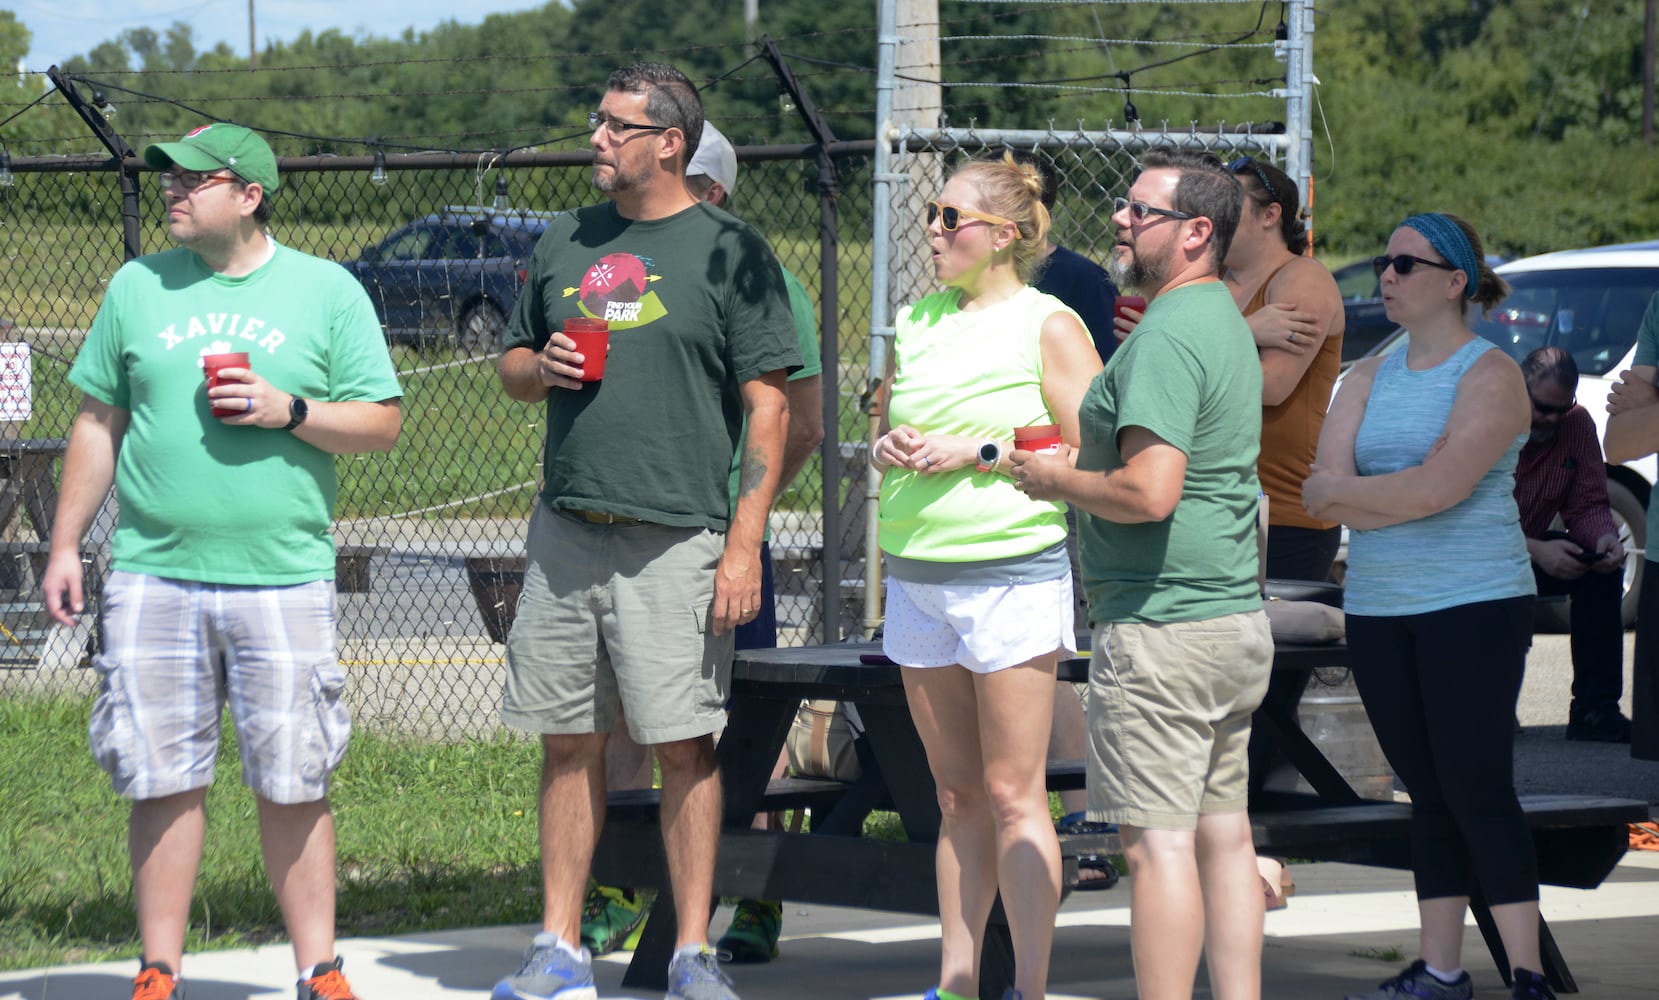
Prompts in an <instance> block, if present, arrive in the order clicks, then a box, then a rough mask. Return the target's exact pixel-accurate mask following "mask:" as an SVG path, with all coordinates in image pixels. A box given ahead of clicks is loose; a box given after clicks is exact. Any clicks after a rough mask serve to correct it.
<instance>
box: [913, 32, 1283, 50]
mask: <svg viewBox="0 0 1659 1000" xmlns="http://www.w3.org/2000/svg"><path fill="white" fill-rule="evenodd" d="M939 41H941V42H1007V41H1020V42H1084V43H1087V44H1088V45H1090V46H1096V47H1098V46H1101V45H1143V46H1147V47H1149V48H1151V47H1174V46H1182V45H1203V46H1205V47H1206V48H1209V49H1271V48H1272V47H1273V44H1272V43H1271V42H1248V43H1227V42H1223V43H1209V42H1197V41H1188V40H1185V39H1180V40H1175V41H1157V40H1154V39H1150V38H1095V37H1094V36H1092V35H940V36H939ZM1072 51H1075V50H1072Z"/></svg>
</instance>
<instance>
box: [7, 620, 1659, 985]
mask: <svg viewBox="0 0 1659 1000" xmlns="http://www.w3.org/2000/svg"><path fill="white" fill-rule="evenodd" d="M1627 639H1628V637H1627ZM1566 647H1567V642H1566V637H1565V636H1539V637H1538V639H1537V642H1536V645H1535V648H1534V650H1533V653H1532V656H1531V658H1530V660H1529V663H1528V673H1527V679H1526V682H1525V685H1524V687H1523V690H1522V696H1521V702H1520V706H1519V709H1518V713H1517V714H1518V715H1519V721H1520V722H1521V723H1522V724H1523V725H1524V726H1525V729H1524V731H1523V732H1522V733H1521V734H1520V736H1519V737H1518V738H1517V741H1516V753H1515V761H1516V783H1517V786H1518V787H1519V789H1520V790H1521V791H1522V793H1523V794H1528V793H1547V792H1563V793H1581V794H1582V793H1599V794H1608V795H1617V796H1621V797H1626V798H1635V799H1641V800H1644V801H1646V802H1648V803H1650V804H1659V764H1656V763H1651V762H1643V761H1633V760H1631V758H1630V754H1629V748H1628V746H1624V745H1614V744H1595V743H1577V742H1569V741H1567V740H1565V739H1563V738H1562V734H1563V726H1564V724H1565V721H1566V708H1565V705H1566V700H1567V690H1568V687H1569V685H1570V681H1571V663H1570V658H1569V656H1568V652H1567V648H1566ZM1626 663H1627V664H1628V663H1629V650H1628V649H1627V651H1626ZM1627 669H1628V668H1627ZM1626 684H1627V686H1626V690H1627V691H1628V678H1627V682H1626ZM1625 707H1626V710H1627V711H1628V708H1629V705H1628V696H1627V701H1626V706H1625ZM1656 812H1659V810H1656ZM1291 871H1292V873H1293V875H1294V877H1295V880H1296V886H1297V893H1296V895H1295V897H1294V898H1292V899H1291V900H1290V905H1289V907H1288V908H1286V909H1284V910H1281V911H1278V912H1275V913H1270V914H1268V915H1267V919H1266V933H1267V939H1266V944H1265V947H1264V949H1263V956H1262V996H1264V997H1268V998H1286V1000H1302V998H1308V1000H1332V998H1337V997H1342V996H1345V995H1346V994H1347V993H1349V992H1350V991H1355V990H1361V989H1368V988H1370V987H1371V986H1373V985H1374V984H1375V983H1377V982H1378V981H1380V980H1382V979H1384V978H1386V977H1388V976H1390V975H1392V974H1393V973H1394V972H1395V971H1397V970H1398V969H1399V968H1400V967H1401V966H1403V965H1405V964H1406V963H1407V962H1409V961H1410V960H1411V959H1412V958H1414V957H1415V956H1416V952H1417V947H1416V946H1417V911H1416V905H1415V902H1414V899H1413V896H1412V892H1411V878H1410V875H1409V874H1407V873H1403V872H1395V871H1387V870H1382V869H1374V868H1365V867H1358V866H1352V865H1342V864H1328V863H1320V864H1295V865H1293V866H1292V868H1291ZM1129 886H1130V880H1129V879H1127V878H1126V879H1124V880H1123V881H1122V882H1121V883H1120V884H1119V886H1118V887H1117V888H1115V889H1112V890H1109V891H1105V892H1079V893H1074V894H1073V895H1072V896H1071V897H1070V898H1069V899H1068V900H1067V901H1066V903H1065V905H1064V906H1063V907H1062V908H1061V912H1060V915H1059V919H1058V921H1057V928H1056V933H1055V941H1054V949H1053V953H1052V965H1051V971H1050V976H1049V993H1048V997H1049V1000H1122V998H1130V997H1134V996H1135V985H1134V970H1133V968H1132V966H1131V963H1130V957H1129V908H1128V903H1129ZM1542 908H1543V912H1544V916H1545V918H1546V919H1547V920H1548V921H1549V923H1550V928H1551V930H1552V931H1553V933H1554V936H1555V938H1556V941H1557V943H1558V944H1559V946H1560V948H1561V951H1562V953H1563V954H1564V955H1565V956H1566V959H1567V962H1568V965H1569V967H1570V969H1571V971H1572V973H1573V975H1574V976H1575V977H1576V979H1577V981H1578V986H1579V993H1578V995H1579V996H1581V997H1584V998H1587V1000H1636V998H1643V1000H1651V998H1654V997H1659V852H1631V853H1630V854H1627V855H1626V856H1625V858H1624V860H1623V861H1622V862H1621V863H1620V864H1619V867H1618V868H1617V869H1616V870H1615V871H1614V873H1613V874H1612V875H1611V876H1610V877H1609V879H1608V880H1607V881H1606V882H1605V883H1604V884H1603V885H1602V886H1601V887H1599V888H1597V889H1594V890H1590V891H1583V890H1574V889H1560V888H1555V887H1551V886H1545V887H1544V889H1543V894H1542ZM729 917H730V913H729V910H726V909H724V908H723V909H722V910H721V912H720V913H718V914H716V916H715V919H714V921H713V922H712V924H711V928H712V932H713V934H714V935H715V936H718V934H719V932H720V930H721V929H722V928H724V927H725V925H726V922H727V921H728V920H729ZM533 931H534V928H532V927H529V926H508V927H487V928H475V929H468V930H456V931H443V932H435V933H426V934H405V935H399V936H396V937H376V938H352V939H344V940H341V941H340V942H339V946H338V951H339V953H340V955H341V956H342V957H343V958H344V959H345V968H346V972H347V974H348V976H349V977H350V979H351V981H352V984H353V986H354V987H355V988H356V990H357V992H358V994H359V995H360V996H362V997H363V998H365V1000H442V998H450V997H470V998H473V1000H482V998H484V997H485V996H487V995H488V993H489V990H490V987H491V986H492V985H493V984H494V983H495V982H496V981H497V980H498V979H500V978H501V977H502V976H503V975H505V974H507V973H509V972H512V971H514V970H516V968H517V965H518V961H519V957H520V954H521V953H522V951H523V949H524V946H525V945H526V944H527V943H528V941H529V938H530V935H531V934H532V932H533ZM783 931H784V935H783V940H782V943H781V951H782V953H781V955H780V957H779V958H778V959H776V960H775V961H773V962H771V963H768V964H766V965H757V966H737V967H732V968H731V970H730V971H731V972H732V974H733V978H734V979H735V980H736V983H737V986H738V989H739V992H740V993H741V994H742V995H743V996H744V997H745V998H747V1000H917V998H919V997H920V996H921V995H922V993H923V991H924V990H926V989H927V988H928V987H929V986H931V985H933V984H934V982H935V981H936V978H937V975H938V960H939V925H938V923H937V922H936V921H930V920H924V919H920V918H917V917H914V916H908V915H902V914H891V913H881V912H876V911H871V910H856V909H843V908H838V907H829V906H818V905H809V904H802V903H793V902H788V901H786V902H785V905H784V926H783ZM627 958H628V956H627V955H617V956H606V957H605V958H602V959H600V960H599V962H598V963H597V965H596V970H595V975H596V978H597V980H598V984H599V996H600V997H602V998H604V1000H647V998H650V1000H655V998H656V997H657V996H658V995H659V994H656V993H655V992H646V991H640V990H632V989H624V988H623V987H622V985H621V981H622V975H623V971H624V968H625V964H626V961H627ZM1463 961H1464V965H1465V967H1466V968H1468V969H1469V971H1470V973H1471V975H1472V976H1473V977H1474V983H1475V989H1476V996H1477V997H1483V998H1492V1000H1496V998H1499V997H1505V996H1507V995H1508V993H1507V991H1506V990H1505V989H1503V986H1502V980H1501V979H1500V977H1499V975H1498V972H1497V970H1496V968H1495V967H1494V965H1493V963H1492V960H1491V957H1490V956H1489V954H1488V953H1487V951H1486V947H1485V944H1484V942H1483V941H1482V940H1481V937H1480V935H1479V933H1478V932H1477V931H1475V930H1474V929H1473V926H1472V924H1471V925H1470V929H1469V931H1468V933H1467V935H1466V936H1465V941H1464V951H1463ZM136 972H137V965H136V963H135V962H133V961H131V960H127V961H121V962H102V963H90V964H83V965H66V966H59V967H53V968H48V969H29V970H22V971H14V972H0V1000H106V998H107V1000H116V998H121V1000H125V998H126V997H128V996H130V995H131V991H130V986H129V985H128V984H129V983H130V980H131V978H132V976H133V975H134V974H135V973H136ZM184 972H185V976H186V983H187V984H188V988H189V989H188V1000H267V998H277V997H290V996H293V995H294V993H293V991H294V985H293V984H294V967H293V956H292V953H291V951H290V950H289V948H288V947H287V945H285V944H275V945H269V946H266V947H262V948H253V949H239V950H232V951H222V952H210V953H204V954H195V955H190V956H188V958H187V960H186V964H185V969H184ZM1214 995H1215V992H1214V990H1212V989H1211V987H1210V985H1209V983H1208V981H1207V979H1206V977H1205V974H1204V973H1203V971H1202V970H1201V971H1200V973H1199V981H1198V986H1197V989H1196V991H1195V992H1194V996H1195V997H1200V998H1208V997H1213V996H1214Z"/></svg>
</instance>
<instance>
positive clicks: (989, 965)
mask: <svg viewBox="0 0 1659 1000" xmlns="http://www.w3.org/2000/svg"><path fill="white" fill-rule="evenodd" d="M1015 971H1016V965H1015V962H1014V937H1013V935H1012V934H1011V933H1010V932H1009V930H1008V913H1007V911H1005V910H1004V909H1003V908H1002V894H1001V893H998V894H997V898H996V901H995V902H994V903H992V904H991V915H990V917H989V918H988V919H987V920H986V921H985V941H984V944H983V946H982V947H981V948H980V952H979V1000H1002V998H1003V996H1004V995H1005V994H1006V993H1007V992H1008V990H1009V989H1011V988H1012V987H1013V985H1014V973H1015Z"/></svg>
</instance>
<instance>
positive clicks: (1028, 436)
mask: <svg viewBox="0 0 1659 1000" xmlns="http://www.w3.org/2000/svg"><path fill="white" fill-rule="evenodd" d="M1014 448H1015V449H1016V450H1018V451H1034V452H1036V453H1038V454H1039V455H1052V454H1054V453H1055V452H1058V451H1059V450H1060V425H1059V424H1041V425H1039V426H1036V427H1016V428H1014Z"/></svg>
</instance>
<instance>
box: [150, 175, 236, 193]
mask: <svg viewBox="0 0 1659 1000" xmlns="http://www.w3.org/2000/svg"><path fill="white" fill-rule="evenodd" d="M236 179H237V177H236V175H235V174H207V173H203V172H201V171H200V170H164V171H162V173H161V185H162V187H174V186H177V187H178V188H180V189H181V190H183V191H185V192H187V193H192V194H193V193H195V192H197V191H200V190H201V189H202V188H210V187H212V186H213V185H215V184H229V183H230V182H232V181H234V180H236Z"/></svg>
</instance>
